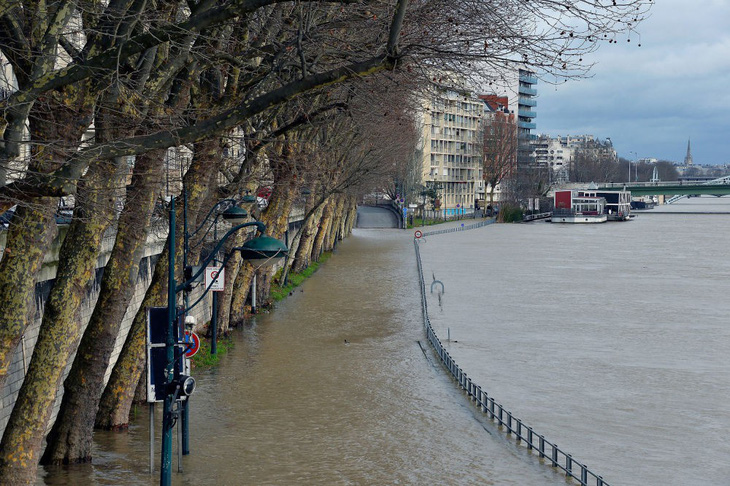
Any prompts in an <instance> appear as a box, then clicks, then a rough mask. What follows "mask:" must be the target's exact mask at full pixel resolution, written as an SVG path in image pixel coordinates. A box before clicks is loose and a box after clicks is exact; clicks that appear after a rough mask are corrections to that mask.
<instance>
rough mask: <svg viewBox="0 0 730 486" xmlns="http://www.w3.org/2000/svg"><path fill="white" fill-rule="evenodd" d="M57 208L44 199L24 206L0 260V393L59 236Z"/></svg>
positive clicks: (8, 233) (12, 224) (11, 225)
mask: <svg viewBox="0 0 730 486" xmlns="http://www.w3.org/2000/svg"><path fill="white" fill-rule="evenodd" d="M56 204H57V200H56V198H44V199H41V200H38V201H37V202H36V204H34V205H33V206H21V207H19V208H18V210H17V211H16V213H15V216H14V217H13V219H12V222H11V223H10V227H9V228H8V232H7V241H6V244H5V251H4V252H3V257H2V260H0V302H2V305H1V306H0V390H1V389H2V388H3V385H4V381H5V378H6V377H7V374H8V369H9V367H10V363H11V360H12V358H13V353H14V352H15V349H16V348H17V346H18V343H20V340H21V338H22V336H23V333H24V332H25V330H26V328H27V327H28V324H29V318H30V317H31V316H30V315H29V313H30V309H32V308H33V307H34V306H33V298H34V296H35V283H36V275H37V273H38V271H39V270H40V269H41V266H42V264H43V257H44V256H45V254H46V253H47V251H48V249H49V248H50V247H51V243H52V242H53V239H54V238H55V236H56V234H57V232H58V230H57V228H56V220H55V218H54V214H55V212H56Z"/></svg>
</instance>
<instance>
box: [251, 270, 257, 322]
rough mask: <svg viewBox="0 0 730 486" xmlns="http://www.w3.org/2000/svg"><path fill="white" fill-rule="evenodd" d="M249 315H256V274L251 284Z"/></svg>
mask: <svg viewBox="0 0 730 486" xmlns="http://www.w3.org/2000/svg"><path fill="white" fill-rule="evenodd" d="M251 313H252V314H256V272H255V271H254V274H253V282H252V283H251Z"/></svg>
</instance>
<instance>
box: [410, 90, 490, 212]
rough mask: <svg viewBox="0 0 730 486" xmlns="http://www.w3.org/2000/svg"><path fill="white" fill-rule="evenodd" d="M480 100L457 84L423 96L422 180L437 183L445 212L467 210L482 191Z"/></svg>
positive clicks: (427, 182)
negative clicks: (424, 97) (425, 96)
mask: <svg viewBox="0 0 730 486" xmlns="http://www.w3.org/2000/svg"><path fill="white" fill-rule="evenodd" d="M483 115H484V103H483V102H482V100H480V99H478V98H477V97H475V96H473V95H472V94H471V93H470V92H468V91H467V90H464V89H460V88H451V87H449V88H441V89H438V90H435V91H434V92H433V93H431V95H430V96H429V97H427V98H426V99H424V100H423V133H422V137H423V141H424V144H423V146H424V150H423V165H422V182H423V184H424V185H426V186H428V187H437V188H438V193H439V194H440V195H441V198H440V203H441V210H442V211H443V213H444V214H445V215H453V214H459V213H465V212H467V213H468V212H471V211H473V209H474V200H475V198H476V194H477V193H482V194H483V193H484V181H483V178H482V143H481V138H480V133H481V131H480V130H481V123H482V117H483Z"/></svg>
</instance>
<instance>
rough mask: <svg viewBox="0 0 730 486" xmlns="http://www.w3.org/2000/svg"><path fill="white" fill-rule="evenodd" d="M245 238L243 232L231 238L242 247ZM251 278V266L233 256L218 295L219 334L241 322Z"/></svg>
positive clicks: (235, 255)
mask: <svg viewBox="0 0 730 486" xmlns="http://www.w3.org/2000/svg"><path fill="white" fill-rule="evenodd" d="M251 234H253V233H251ZM246 238H247V237H246V233H245V232H243V231H241V232H239V233H238V234H236V235H234V236H232V237H231V239H234V242H235V243H236V244H238V245H242V244H243V243H244V242H245V241H246ZM252 278H253V267H252V266H251V264H250V263H245V262H243V261H242V260H241V256H240V254H239V253H238V252H236V253H235V254H233V255H232V256H231V258H230V259H229V260H228V264H227V265H226V284H225V285H226V287H225V291H224V292H221V293H220V294H219V295H218V312H217V314H218V315H217V317H218V319H217V322H218V330H219V331H220V332H221V333H226V332H228V330H229V329H230V328H231V327H235V326H237V325H238V324H239V323H242V322H243V320H244V315H245V312H244V306H245V304H246V297H247V296H248V291H249V289H250V288H251V280H252Z"/></svg>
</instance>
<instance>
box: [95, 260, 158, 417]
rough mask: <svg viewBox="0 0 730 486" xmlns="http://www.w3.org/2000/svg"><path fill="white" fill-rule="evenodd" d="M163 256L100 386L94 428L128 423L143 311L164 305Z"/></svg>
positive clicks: (141, 352) (141, 356)
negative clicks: (110, 367) (106, 376)
mask: <svg viewBox="0 0 730 486" xmlns="http://www.w3.org/2000/svg"><path fill="white" fill-rule="evenodd" d="M167 255H168V249H167V246H165V249H164V250H163V251H162V254H161V255H160V257H159V259H158V260H157V265H155V271H154V273H153V275H152V283H151V284H150V286H149V287H148V288H147V292H146V293H145V296H144V299H143V300H142V305H140V308H139V310H138V311H137V314H135V316H134V320H133V321H132V326H131V327H130V329H129V334H127V339H126V340H125V341H124V346H123V347H122V351H121V353H120V354H119V358H118V359H117V362H116V363H114V368H113V369H112V373H111V375H110V376H109V381H108V382H107V384H106V386H105V387H104V393H103V394H102V396H101V400H99V410H98V411H97V413H96V422H95V423H94V426H95V427H96V428H98V429H106V430H109V429H121V428H126V427H127V426H128V424H129V411H130V410H131V408H132V402H133V401H134V392H135V389H136V388H137V383H138V382H139V380H140V377H141V376H142V372H143V371H144V369H145V327H146V325H147V313H146V309H147V308H149V307H162V306H165V305H166V304H167V269H168V264H167Z"/></svg>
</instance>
